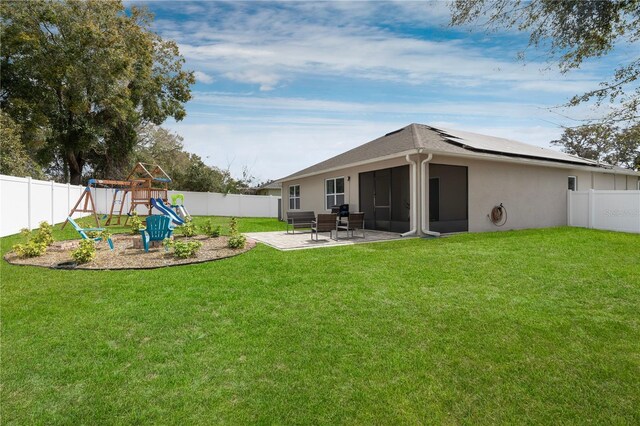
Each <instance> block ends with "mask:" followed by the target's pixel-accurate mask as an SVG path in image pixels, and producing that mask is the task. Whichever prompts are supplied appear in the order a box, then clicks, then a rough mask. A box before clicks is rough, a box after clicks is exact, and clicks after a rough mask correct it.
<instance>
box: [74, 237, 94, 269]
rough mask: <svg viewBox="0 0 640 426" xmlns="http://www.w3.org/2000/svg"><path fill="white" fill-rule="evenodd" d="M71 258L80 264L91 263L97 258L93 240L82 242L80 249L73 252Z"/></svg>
mask: <svg viewBox="0 0 640 426" xmlns="http://www.w3.org/2000/svg"><path fill="white" fill-rule="evenodd" d="M71 257H73V260H75V261H76V262H78V263H87V262H91V261H92V260H93V259H95V257H96V244H95V243H94V242H93V240H82V241H80V247H78V248H77V249H76V250H74V251H72V252H71Z"/></svg>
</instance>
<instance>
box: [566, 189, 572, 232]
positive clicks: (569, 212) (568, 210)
mask: <svg viewBox="0 0 640 426" xmlns="http://www.w3.org/2000/svg"><path fill="white" fill-rule="evenodd" d="M572 192H573V191H570V190H567V226H573V220H572V218H571V214H572V209H571V193H572Z"/></svg>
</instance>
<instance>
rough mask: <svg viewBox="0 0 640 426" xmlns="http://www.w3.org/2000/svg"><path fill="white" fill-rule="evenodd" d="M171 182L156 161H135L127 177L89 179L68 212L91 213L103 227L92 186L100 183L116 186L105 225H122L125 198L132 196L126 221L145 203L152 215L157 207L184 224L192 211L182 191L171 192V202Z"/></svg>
mask: <svg viewBox="0 0 640 426" xmlns="http://www.w3.org/2000/svg"><path fill="white" fill-rule="evenodd" d="M170 182H171V178H170V177H169V176H168V175H167V174H166V173H165V172H164V170H162V167H160V166H159V165H157V164H145V163H138V164H136V166H135V167H134V168H133V170H131V173H129V176H128V177H127V179H126V180H109V179H90V180H89V182H88V184H87V186H86V188H85V189H84V191H83V192H82V195H80V198H79V199H78V202H77V203H76V204H75V206H73V208H72V209H71V211H70V212H69V217H71V216H72V215H73V214H74V213H76V212H81V213H91V214H92V215H93V217H94V219H95V221H96V226H97V227H100V218H99V217H98V213H97V212H96V205H95V201H94V196H93V194H92V190H93V192H95V189H96V188H98V187H101V188H111V189H115V192H114V194H113V199H112V201H111V209H110V210H109V215H108V217H107V220H106V222H105V225H111V224H117V225H120V221H121V217H122V216H123V209H124V206H125V202H126V200H127V197H129V196H130V198H131V202H130V207H129V211H128V212H127V213H126V215H127V218H126V219H125V221H124V224H125V225H126V224H127V223H128V221H129V218H130V217H131V215H132V213H133V212H134V211H136V209H137V207H138V206H144V207H146V208H147V209H148V213H149V216H150V215H151V214H152V209H154V208H155V209H156V210H158V212H159V213H160V214H162V215H165V216H168V217H169V218H170V219H171V221H172V222H173V223H174V224H175V225H182V224H183V223H184V221H185V219H186V218H187V217H188V216H189V213H188V212H187V210H186V208H185V206H184V196H183V195H182V194H175V195H172V196H171V201H172V202H171V204H169V200H168V190H169V183H170ZM116 205H119V206H120V207H119V208H118V209H117V214H116V218H115V219H116V220H115V221H114V213H115V211H116ZM67 222H68V220H67V221H65V223H63V224H62V229H64V227H65V225H66V224H67Z"/></svg>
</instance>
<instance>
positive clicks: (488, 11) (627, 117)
mask: <svg viewBox="0 0 640 426" xmlns="http://www.w3.org/2000/svg"><path fill="white" fill-rule="evenodd" d="M451 8H452V12H453V15H452V19H451V23H452V25H462V24H466V23H473V24H477V23H480V24H481V25H484V26H485V27H486V28H487V29H489V30H495V29H498V28H515V29H517V30H520V31H523V32H527V33H529V42H530V43H529V44H530V45H531V46H535V47H536V48H542V49H545V50H546V52H547V56H548V58H549V60H550V61H551V62H557V64H558V66H559V68H560V70H561V71H562V72H567V71H569V70H571V69H574V68H578V67H580V65H581V64H582V63H583V61H584V60H585V59H587V58H592V57H600V56H604V55H606V54H608V53H610V52H611V51H612V50H613V49H614V48H615V47H616V46H622V47H623V48H624V46H634V45H636V44H637V43H638V41H639V40H640V0H606V1H604V0H601V1H585V0H562V1H559V0H535V1H529V0H455V1H454V2H453V3H452V6H451ZM638 77H640V50H639V49H635V50H634V51H633V52H632V53H631V55H629V56H628V57H627V58H626V59H623V60H622V62H621V63H620V65H619V66H618V68H617V69H615V70H613V75H612V77H611V79H610V80H609V81H605V82H602V83H601V84H600V86H599V87H597V88H594V89H593V90H590V91H588V92H586V93H583V94H577V95H576V96H574V97H573V98H572V99H571V100H570V101H569V102H568V105H571V106H575V105H578V104H580V103H582V102H587V101H590V100H591V101H595V103H596V104H597V105H599V104H602V103H605V102H609V104H608V107H609V108H610V109H611V111H610V112H609V113H608V114H606V116H604V117H602V118H603V121H609V122H623V123H625V125H630V124H633V123H634V122H635V121H637V120H638V118H640V86H639V85H638Z"/></svg>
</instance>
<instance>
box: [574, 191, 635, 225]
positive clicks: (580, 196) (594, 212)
mask: <svg viewBox="0 0 640 426" xmlns="http://www.w3.org/2000/svg"><path fill="white" fill-rule="evenodd" d="M567 223H568V224H569V226H579V227H583V228H594V229H605V230H609V231H622V232H635V233H640V191H603V190H602V191H601V190H593V189H590V190H588V191H569V192H568V195H567Z"/></svg>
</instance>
